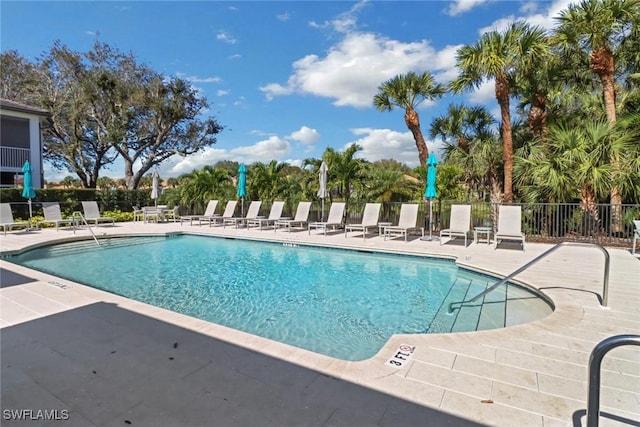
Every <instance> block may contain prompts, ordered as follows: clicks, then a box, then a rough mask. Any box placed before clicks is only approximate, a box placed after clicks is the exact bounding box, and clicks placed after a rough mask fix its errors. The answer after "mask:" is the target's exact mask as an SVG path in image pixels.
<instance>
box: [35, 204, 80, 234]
mask: <svg viewBox="0 0 640 427" xmlns="http://www.w3.org/2000/svg"><path fill="white" fill-rule="evenodd" d="M42 210H43V211H44V220H42V221H38V223H37V224H36V226H37V227H38V228H39V227H40V224H55V225H56V231H58V228H59V227H60V225H64V224H69V225H70V226H71V225H73V219H70V218H67V219H64V218H62V213H61V212H60V203H58V202H42Z"/></svg>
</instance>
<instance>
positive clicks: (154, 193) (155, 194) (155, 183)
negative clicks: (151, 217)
mask: <svg viewBox="0 0 640 427" xmlns="http://www.w3.org/2000/svg"><path fill="white" fill-rule="evenodd" d="M151 179H152V181H151V198H152V199H153V200H155V202H156V207H158V198H159V197H160V194H162V189H161V188H160V182H159V180H160V177H159V175H158V171H157V170H155V171H153V175H152V176H151Z"/></svg>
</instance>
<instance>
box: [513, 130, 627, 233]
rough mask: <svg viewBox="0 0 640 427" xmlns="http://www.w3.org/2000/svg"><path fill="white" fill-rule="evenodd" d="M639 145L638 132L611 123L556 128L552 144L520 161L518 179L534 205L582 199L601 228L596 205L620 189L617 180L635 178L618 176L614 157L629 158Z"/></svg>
mask: <svg viewBox="0 0 640 427" xmlns="http://www.w3.org/2000/svg"><path fill="white" fill-rule="evenodd" d="M635 145H637V143H635V141H634V139H633V134H631V133H629V132H626V131H619V130H618V129H616V128H613V129H612V128H611V127H610V126H609V124H608V121H607V120H597V121H593V122H588V123H584V124H583V125H582V126H574V125H573V124H572V123H565V124H560V125H557V126H550V127H549V134H548V138H547V142H546V144H545V145H544V146H543V145H541V144H534V145H533V148H532V149H531V151H530V153H529V155H528V156H521V157H519V158H518V164H517V167H516V170H515V172H516V176H517V180H518V182H520V183H521V184H522V190H523V192H524V194H525V196H526V198H527V199H528V200H531V201H534V200H540V199H541V198H542V199H547V200H551V201H553V202H571V201H573V200H576V199H578V200H580V207H581V209H582V210H583V211H584V212H586V213H587V214H588V216H589V218H590V219H591V221H592V222H591V224H594V226H595V225H596V224H598V223H599V221H600V215H599V212H598V209H597V206H596V204H597V203H598V202H600V201H602V200H603V199H604V198H605V197H606V195H607V194H608V192H609V191H610V190H611V188H612V187H613V186H614V185H616V176H620V175H627V176H628V175H629V174H627V173H614V172H615V166H614V165H613V164H612V163H611V162H610V161H609V159H610V158H611V157H612V156H615V157H620V158H628V156H627V153H629V152H633V150H634V148H633V147H634V146H635ZM636 153H637V150H636Z"/></svg>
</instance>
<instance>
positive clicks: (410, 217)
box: [384, 203, 424, 242]
mask: <svg viewBox="0 0 640 427" xmlns="http://www.w3.org/2000/svg"><path fill="white" fill-rule="evenodd" d="M418 208H419V206H418V205H417V204H413V203H403V204H402V206H400V219H398V225H390V226H387V227H385V228H384V240H387V237H389V238H390V237H397V236H404V241H405V242H406V241H407V235H408V234H409V232H411V231H420V232H421V233H422V237H424V227H418Z"/></svg>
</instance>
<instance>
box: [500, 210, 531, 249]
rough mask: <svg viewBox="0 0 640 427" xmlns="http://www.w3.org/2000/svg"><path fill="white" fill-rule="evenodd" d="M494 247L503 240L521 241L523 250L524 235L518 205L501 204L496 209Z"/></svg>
mask: <svg viewBox="0 0 640 427" xmlns="http://www.w3.org/2000/svg"><path fill="white" fill-rule="evenodd" d="M494 238H495V245H494V249H497V248H498V243H499V242H500V241H503V240H517V241H520V242H522V251H523V252H524V240H525V235H524V233H523V232H522V208H521V207H520V206H507V205H501V206H500V208H499V210H498V229H497V230H496V234H495V236H494Z"/></svg>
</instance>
